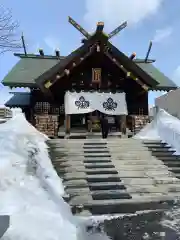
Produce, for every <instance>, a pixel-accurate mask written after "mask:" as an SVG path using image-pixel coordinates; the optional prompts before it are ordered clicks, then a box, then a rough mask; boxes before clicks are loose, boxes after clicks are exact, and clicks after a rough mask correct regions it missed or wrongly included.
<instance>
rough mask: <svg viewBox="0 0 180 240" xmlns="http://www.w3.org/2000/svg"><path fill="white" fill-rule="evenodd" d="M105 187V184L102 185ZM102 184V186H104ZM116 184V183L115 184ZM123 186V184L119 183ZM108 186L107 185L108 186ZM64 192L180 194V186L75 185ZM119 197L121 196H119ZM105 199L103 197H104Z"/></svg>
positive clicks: (80, 193)
mask: <svg viewBox="0 0 180 240" xmlns="http://www.w3.org/2000/svg"><path fill="white" fill-rule="evenodd" d="M98 186H99V185H98ZM104 186H106V187H107V185H104ZM104 186H103V187H104ZM116 186H117V185H116ZM121 186H123V185H121ZM108 187H109V186H108ZM66 192H67V193H68V194H70V195H71V196H82V195H92V197H93V194H96V195H98V194H99V195H103V194H107V195H116V196H118V194H127V193H128V194H130V195H132V196H137V194H138V195H139V196H144V195H146V196H148V195H149V196H150V194H156V195H167V194H168V193H170V194H173V193H174V194H176V195H180V186H179V187H178V189H175V188H172V187H169V188H168V187H165V186H159V187H153V186H151V185H146V186H145V187H144V186H143V187H133V186H128V187H127V188H126V187H125V186H124V188H121V189H119V188H115V189H110V188H109V189H98V190H97V189H93V188H92V187H83V188H79V187H78V186H76V188H68V187H67V188H66ZM119 198H121V197H119ZM104 199H105V197H104Z"/></svg>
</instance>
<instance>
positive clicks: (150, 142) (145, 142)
mask: <svg viewBox="0 0 180 240" xmlns="http://www.w3.org/2000/svg"><path fill="white" fill-rule="evenodd" d="M142 143H143V144H165V143H162V141H161V140H143V141H142Z"/></svg>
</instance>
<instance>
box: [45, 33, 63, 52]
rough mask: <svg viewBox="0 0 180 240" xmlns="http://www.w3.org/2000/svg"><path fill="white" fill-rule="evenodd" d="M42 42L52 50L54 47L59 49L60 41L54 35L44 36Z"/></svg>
mask: <svg viewBox="0 0 180 240" xmlns="http://www.w3.org/2000/svg"><path fill="white" fill-rule="evenodd" d="M44 42H45V44H46V45H47V46H48V47H49V48H50V49H51V50H53V51H54V50H55V49H59V46H60V42H59V39H57V38H55V37H52V36H47V37H45V38H44Z"/></svg>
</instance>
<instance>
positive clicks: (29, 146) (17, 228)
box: [0, 113, 106, 240]
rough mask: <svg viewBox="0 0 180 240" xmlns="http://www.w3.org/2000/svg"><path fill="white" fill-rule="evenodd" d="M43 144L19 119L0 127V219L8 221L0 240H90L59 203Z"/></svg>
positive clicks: (55, 178)
mask: <svg viewBox="0 0 180 240" xmlns="http://www.w3.org/2000/svg"><path fill="white" fill-rule="evenodd" d="M46 140H47V137H46V136H45V135H43V134H41V133H40V132H38V131H37V130H36V129H35V128H34V127H33V126H31V125H30V124H29V123H28V122H27V121H26V120H25V117H24V116H23V114H21V113H19V114H16V116H14V117H13V118H12V119H11V120H9V121H7V122H6V123H3V124H0V196H1V197H0V215H10V227H9V229H8V230H7V232H6V233H5V235H4V236H3V238H2V240H39V239H43V240H59V239H71V240H76V239H78V240H81V239H83V240H84V239H91V236H90V235H89V236H88V235H87V234H86V233H85V231H84V229H83V228H82V224H80V223H79V222H78V221H77V219H76V218H75V217H73V216H72V214H71V211H70V208H69V206H68V204H66V203H65V202H64V201H63V198H62V196H63V194H64V189H63V185H62V182H61V179H60V178H59V177H58V176H57V174H56V172H55V170H54V169H53V166H52V164H51V161H50V159H49V157H48V149H47V145H46V143H45V142H46ZM102 237H103V239H106V237H105V236H102V235H101V234H99V235H98V234H97V235H94V236H93V239H98V240H99V239H102Z"/></svg>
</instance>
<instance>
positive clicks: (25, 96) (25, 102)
mask: <svg viewBox="0 0 180 240" xmlns="http://www.w3.org/2000/svg"><path fill="white" fill-rule="evenodd" d="M30 96H31V94H30V93H28V92H17V93H14V95H13V96H12V98H10V99H9V100H8V101H7V102H6V103H5V106H7V107H26V106H30Z"/></svg>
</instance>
